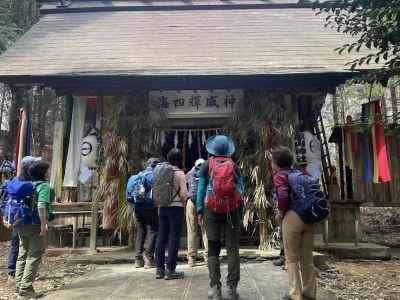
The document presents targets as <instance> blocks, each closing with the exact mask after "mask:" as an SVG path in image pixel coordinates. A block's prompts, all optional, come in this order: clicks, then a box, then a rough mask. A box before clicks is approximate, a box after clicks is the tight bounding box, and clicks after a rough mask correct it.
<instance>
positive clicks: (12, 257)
mask: <svg viewBox="0 0 400 300" xmlns="http://www.w3.org/2000/svg"><path fill="white" fill-rule="evenodd" d="M38 160H40V158H37V157H33V156H25V157H24V158H23V159H22V160H21V166H22V167H21V174H20V176H18V178H17V179H18V180H19V181H30V179H31V178H30V174H29V172H28V171H29V168H30V166H31V165H32V164H33V163H34V162H36V161H38ZM0 169H1V170H0V172H3V178H5V179H6V181H4V183H3V184H2V186H1V200H0V201H1V210H2V213H3V214H5V210H6V205H7V201H8V200H9V195H8V193H7V191H6V188H7V185H8V184H9V183H10V182H11V181H12V180H13V176H14V173H15V168H14V166H13V165H12V164H4V163H3V164H2V167H1V168H0ZM3 224H4V225H5V226H6V227H7V228H8V229H10V230H11V247H10V250H9V253H8V259H7V274H8V283H9V284H10V285H14V284H15V269H16V264H17V259H18V253H19V244H20V243H19V236H18V233H17V230H16V228H14V226H13V224H10V223H9V222H8V217H7V215H6V214H5V215H3Z"/></svg>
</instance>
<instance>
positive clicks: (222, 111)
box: [149, 89, 244, 118]
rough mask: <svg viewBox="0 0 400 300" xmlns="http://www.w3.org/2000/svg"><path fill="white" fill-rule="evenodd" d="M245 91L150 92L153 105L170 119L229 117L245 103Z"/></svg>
mask: <svg viewBox="0 0 400 300" xmlns="http://www.w3.org/2000/svg"><path fill="white" fill-rule="evenodd" d="M243 98H244V92H243V90H239V89H235V90H183V91H150V92H149V99H150V101H151V103H152V104H153V105H155V106H158V107H159V108H160V109H161V110H163V111H164V112H165V113H166V114H167V116H168V117H169V118H204V117H227V116H229V115H230V114H232V113H234V112H235V111H237V110H238V108H239V106H240V105H241V103H242V102H243Z"/></svg>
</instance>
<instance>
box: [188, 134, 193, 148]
mask: <svg viewBox="0 0 400 300" xmlns="http://www.w3.org/2000/svg"><path fill="white" fill-rule="evenodd" d="M188 144H189V148H191V147H192V144H193V136H192V131H191V130H189V135H188Z"/></svg>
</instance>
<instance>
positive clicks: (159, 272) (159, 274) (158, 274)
mask: <svg viewBox="0 0 400 300" xmlns="http://www.w3.org/2000/svg"><path fill="white" fill-rule="evenodd" d="M164 276H165V272H164V271H163V270H157V272H156V279H163V278H164Z"/></svg>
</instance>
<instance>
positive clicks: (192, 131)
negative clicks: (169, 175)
mask: <svg viewBox="0 0 400 300" xmlns="http://www.w3.org/2000/svg"><path fill="white" fill-rule="evenodd" d="M220 133H222V127H219V128H209V127H201V128H189V129H187V128H172V129H170V130H166V131H164V132H163V133H162V135H163V137H162V139H163V140H162V142H161V143H162V148H161V149H162V155H163V157H166V156H167V154H168V151H169V150H170V149H172V148H178V149H180V150H181V151H182V156H183V162H182V166H181V168H182V169H183V170H184V171H185V173H186V172H189V171H190V169H191V168H192V167H193V166H194V163H195V162H196V160H197V159H199V158H203V159H207V156H208V154H207V151H206V141H207V139H208V138H209V137H211V136H213V135H216V134H220Z"/></svg>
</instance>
